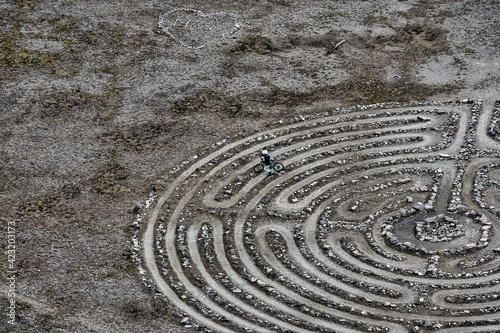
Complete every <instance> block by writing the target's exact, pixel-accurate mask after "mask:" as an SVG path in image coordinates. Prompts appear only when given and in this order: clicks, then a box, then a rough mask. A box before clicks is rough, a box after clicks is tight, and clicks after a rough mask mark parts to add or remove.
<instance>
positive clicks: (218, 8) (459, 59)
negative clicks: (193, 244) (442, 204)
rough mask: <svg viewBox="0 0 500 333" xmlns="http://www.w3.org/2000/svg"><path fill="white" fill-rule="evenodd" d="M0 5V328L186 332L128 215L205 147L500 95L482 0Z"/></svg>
mask: <svg viewBox="0 0 500 333" xmlns="http://www.w3.org/2000/svg"><path fill="white" fill-rule="evenodd" d="M198 11H201V12H202V13H203V15H201V13H200V12H198ZM165 14H166V15H165ZM0 17H1V24H0V102H1V103H0V105H1V106H0V111H1V112H0V221H1V224H0V230H1V234H0V241H1V242H0V244H1V248H2V256H1V257H0V258H1V261H0V273H1V281H0V287H1V293H0V309H1V316H0V331H2V332H4V331H5V332H92V331H98V332H190V331H192V330H190V329H189V328H184V327H182V326H181V325H180V324H179V322H180V319H179V318H178V317H174V316H173V315H172V310H171V308H170V307H169V306H166V305H165V304H163V303H162V301H161V300H160V299H159V298H157V297H154V293H153V292H152V291H151V290H150V289H148V288H146V287H145V286H144V285H143V284H142V282H141V278H140V275H139V274H138V271H137V268H136V267H135V264H134V263H133V261H132V259H131V258H130V253H131V251H130V247H131V246H130V237H131V229H130V228H129V226H130V224H131V223H132V222H133V221H134V220H135V218H136V214H137V212H138V208H139V207H140V204H141V203H144V201H145V200H146V199H147V198H148V196H149V194H150V193H160V192H161V191H162V190H163V189H164V188H165V186H166V185H167V184H165V182H164V181H163V177H164V176H165V175H168V174H169V172H170V171H171V170H172V169H173V168H174V167H175V166H176V165H178V164H180V163H181V162H182V161H185V160H188V159H189V158H190V157H191V156H193V155H196V154H197V153H199V152H200V151H202V149H203V148H204V147H207V146H210V145H211V144H213V143H215V142H218V141H221V140H223V139H224V138H226V137H230V136H233V135H235V134H238V133H240V132H241V133H243V134H245V133H254V132H253V131H254V130H255V129H265V128H266V124H269V123H272V122H274V121H279V120H282V119H289V118H293V117H295V116H298V115H303V114H308V113H313V112H321V111H328V110H330V109H334V108H338V107H346V106H349V105H358V104H359V105H364V104H372V103H377V102H388V101H412V100H457V99H467V98H470V99H482V100H483V101H484V105H485V109H486V108H488V109H491V108H492V107H493V102H494V101H495V99H498V98H499V94H498V92H499V91H500V71H499V61H500V60H499V59H500V47H499V46H500V3H499V2H498V1H493V0H489V1H471V0H469V1H449V0H446V1H424V0H400V1H396V0H383V1H382V0H374V1H326V0H321V1H292V0H262V1H256V0H249V1H190V0H189V1H66V0H60V1H37V0H27V1H21V0H18V1H11V0H3V1H0ZM161 17H163V20H162V21H161V22H160V23H161V27H166V28H165V29H161V27H159V26H158V23H159V19H160V18H161ZM341 40H345V42H344V43H343V44H342V45H340V46H339V47H338V49H336V50H334V51H333V52H331V53H330V54H328V55H327V54H326V53H327V51H328V50H329V49H330V48H331V46H332V44H331V43H338V42H340V41H341ZM139 210H140V209H139ZM9 226H15V231H14V232H13V233H12V232H11V233H9V229H8V227H9ZM13 230H14V229H10V231H13ZM9 234H14V235H15V267H14V268H15V271H16V273H9V271H11V268H12V267H11V266H9V265H10V262H9V260H8V258H9V257H8V254H9V252H8V247H7V245H8V240H9V239H11V238H8V235H9ZM12 276H13V277H14V278H15V284H14V287H15V295H16V296H15V301H16V305H15V315H16V317H15V323H14V324H11V323H9V320H10V319H9V317H8V316H7V314H8V313H9V309H8V305H9V304H10V303H9V302H10V299H11V297H9V287H12V284H11V283H10V281H11V280H8V279H7V278H8V277H12Z"/></svg>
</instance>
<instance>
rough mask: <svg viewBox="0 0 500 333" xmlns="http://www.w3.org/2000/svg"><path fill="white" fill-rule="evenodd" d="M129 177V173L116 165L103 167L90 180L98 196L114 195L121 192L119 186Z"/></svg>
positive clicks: (121, 188)
mask: <svg viewBox="0 0 500 333" xmlns="http://www.w3.org/2000/svg"><path fill="white" fill-rule="evenodd" d="M129 176H130V174H129V172H128V171H127V170H126V169H125V168H124V167H122V166H121V165H119V164H118V163H110V164H106V165H103V166H102V167H101V168H100V169H99V170H98V171H97V172H96V174H95V175H94V177H93V178H92V179H91V182H92V184H93V186H94V189H95V191H96V192H97V193H99V194H116V193H118V192H121V191H122V190H123V188H124V187H123V185H122V184H121V183H122V182H123V181H124V180H126V179H127V178H128V177H129Z"/></svg>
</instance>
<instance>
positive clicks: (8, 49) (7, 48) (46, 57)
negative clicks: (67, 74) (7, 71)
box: [0, 33, 58, 67]
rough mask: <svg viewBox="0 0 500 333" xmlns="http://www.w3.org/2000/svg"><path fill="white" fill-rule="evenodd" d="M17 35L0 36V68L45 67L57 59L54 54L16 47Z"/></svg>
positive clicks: (6, 34)
mask: <svg viewBox="0 0 500 333" xmlns="http://www.w3.org/2000/svg"><path fill="white" fill-rule="evenodd" d="M17 39H18V34H16V33H5V34H0V67H45V66H50V65H52V64H53V63H54V61H55V60H56V59H57V57H58V55H57V53H54V52H39V51H32V50H25V49H22V48H19V47H18V46H17V45H16V42H17Z"/></svg>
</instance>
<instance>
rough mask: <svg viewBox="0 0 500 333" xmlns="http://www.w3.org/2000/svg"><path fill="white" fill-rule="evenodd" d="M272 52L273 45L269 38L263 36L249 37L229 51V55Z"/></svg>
mask: <svg viewBox="0 0 500 333" xmlns="http://www.w3.org/2000/svg"><path fill="white" fill-rule="evenodd" d="M273 50H274V48H273V44H272V42H271V40H270V39H269V38H267V37H264V36H249V37H246V38H245V39H244V40H242V41H239V42H238V43H237V44H236V45H235V46H234V47H233V48H231V49H229V53H243V52H255V53H258V54H269V53H271V52H272V51H273Z"/></svg>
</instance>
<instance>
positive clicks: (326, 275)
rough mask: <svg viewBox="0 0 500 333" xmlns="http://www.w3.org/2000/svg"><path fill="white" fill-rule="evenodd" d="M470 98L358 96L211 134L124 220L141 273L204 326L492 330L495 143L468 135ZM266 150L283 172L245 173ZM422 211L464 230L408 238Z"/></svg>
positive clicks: (474, 107)
mask: <svg viewBox="0 0 500 333" xmlns="http://www.w3.org/2000/svg"><path fill="white" fill-rule="evenodd" d="M481 108H482V104H481V103H469V102H468V101H467V103H456V102H412V103H408V104H397V103H388V104H378V105H371V106H356V107H352V108H346V109H336V110H333V111H332V112H329V113H321V114H319V113H318V114H313V115H302V116H298V117H296V118H294V119H292V120H290V121H288V122H276V123H273V124H270V126H269V127H268V128H267V129H266V130H263V131H260V130H259V129H257V130H256V131H255V132H254V133H253V134H245V133H239V134H238V135H236V136H235V137H234V138H230V139H226V140H222V141H220V142H217V143H215V144H214V145H212V146H211V147H209V148H207V149H205V150H202V151H200V153H199V154H197V155H196V156H193V157H192V159H191V160H190V161H186V162H185V163H183V164H182V165H180V166H179V167H178V168H176V170H174V171H173V173H172V174H171V176H168V177H167V178H166V179H165V183H166V185H167V187H166V188H167V189H166V191H165V193H164V194H163V195H161V196H160V197H159V198H157V203H156V206H155V207H154V208H150V209H145V210H144V213H141V214H144V215H140V216H139V215H138V220H137V221H136V222H135V223H134V224H133V226H132V227H133V230H134V231H133V236H132V244H133V251H134V254H133V258H134V259H135V260H136V262H137V264H138V265H139V272H140V274H141V276H143V281H144V283H145V284H146V285H147V286H150V287H151V288H153V289H154V290H155V291H156V293H157V294H158V295H161V297H162V298H163V299H164V301H165V302H166V303H167V304H169V305H171V306H172V311H173V313H174V315H177V316H179V324H180V325H184V326H187V327H196V328H198V329H199V330H202V331H205V332H208V331H216V332H237V331H238V332H239V331H241V332H275V331H278V330H280V331H281V330H282V331H285V332H307V331H311V332H407V331H408V330H414V329H416V327H420V328H422V329H427V330H430V331H436V330H449V331H453V330H454V329H458V328H460V329H463V330H464V331H465V330H467V327H470V325H472V324H474V325H479V326H484V327H495V325H500V319H499V313H500V308H499V306H498V304H497V303H498V300H497V299H493V298H487V297H486V298H485V296H484V295H483V294H484V292H483V294H481V292H480V290H481V288H489V290H491V291H492V292H496V291H497V290H498V286H499V285H500V282H499V281H500V271H499V267H500V258H498V252H499V251H498V249H499V248H500V241H499V240H498V239H496V238H494V237H490V233H492V235H493V234H496V233H498V228H499V227H500V226H499V216H498V212H497V210H496V208H495V207H494V204H495V201H494V199H491V196H492V193H495V192H494V191H495V190H498V188H497V186H498V182H499V180H498V179H497V178H498V176H497V174H496V173H495V172H496V170H497V165H498V163H499V161H500V154H499V152H498V151H497V150H495V149H492V147H491V146H488V147H486V148H485V147H482V146H481V145H480V144H478V142H479V141H478V140H477V138H478V137H480V136H481V135H486V134H485V133H476V132H477V131H476V129H477V128H478V119H479V117H478V115H479V114H480V112H481ZM484 128H486V127H484ZM264 148H265V149H267V150H268V151H270V152H271V155H272V156H273V157H274V158H275V159H276V160H279V161H280V162H282V163H283V164H285V166H286V169H285V171H284V172H280V173H274V174H272V175H271V176H270V177H266V173H265V172H264V173H260V174H257V173H255V172H254V171H253V166H254V165H255V164H256V163H257V162H258V155H259V154H260V150H262V149H264ZM149 205H152V203H151V202H150V203H149ZM146 218H147V223H144V221H145V219H146ZM422 221H423V222H427V223H429V229H428V230H427V231H426V232H427V233H429V234H432V232H436V233H438V232H440V231H442V230H445V231H448V232H449V231H450V229H449V228H447V227H444V229H442V230H441V229H439V228H441V227H442V224H443V223H444V222H450V221H451V222H453V223H455V224H457V223H456V221H459V222H460V223H459V224H461V225H462V226H461V228H463V233H460V234H458V233H457V234H455V235H454V236H453V237H449V238H446V239H445V238H443V239H442V241H441V242H430V241H429V240H428V239H426V238H420V239H419V238H418V230H417V229H418V228H419V226H420V230H422V228H421V227H422V225H421V224H419V223H422ZM436 221H438V222H443V223H436V224H435V225H437V227H436V228H434V229H436V231H434V230H433V228H431V226H433V225H432V223H431V222H436ZM451 222H450V223H451ZM438 229H439V230H438ZM141 233H142V234H141ZM141 235H142V242H143V243H142V244H141V243H140V242H139V241H138V239H139V238H138V237H139V236H141ZM473 243H474V244H475V245H476V246H475V247H474V249H473V248H472V247H470V248H468V247H467V245H470V244H473ZM462 249H464V250H463V251H462ZM138 251H142V253H143V257H141V256H140V255H137V252H138ZM143 266H145V267H143ZM144 268H146V269H144ZM478 268H479V269H478ZM470 288H473V289H474V290H477V292H468V290H470ZM467 294H469V295H474V296H470V299H471V300H475V299H477V300H478V301H477V302H475V301H472V302H470V303H469V302H465V301H463V300H464V299H466V298H464V296H463V295H467ZM445 295H448V298H446V296H445ZM471 304H473V306H471ZM481 329H482V328H481Z"/></svg>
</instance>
